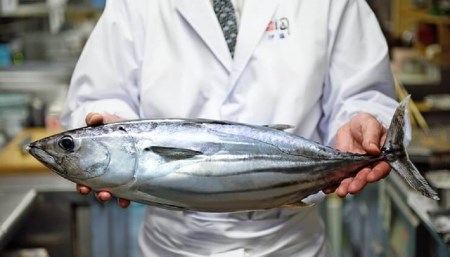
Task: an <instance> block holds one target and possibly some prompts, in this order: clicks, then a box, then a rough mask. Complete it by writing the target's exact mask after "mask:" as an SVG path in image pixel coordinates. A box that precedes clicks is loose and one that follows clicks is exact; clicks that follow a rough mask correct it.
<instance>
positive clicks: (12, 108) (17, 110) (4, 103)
mask: <svg viewBox="0 0 450 257" xmlns="http://www.w3.org/2000/svg"><path fill="white" fill-rule="evenodd" d="M30 101H31V97H30V95H29V94H27V93H0V131H2V132H3V134H4V135H5V136H6V138H7V139H12V138H13V137H14V136H15V135H17V134H18V133H19V132H20V131H22V129H23V128H24V127H25V126H26V125H27V120H28V116H29V106H30Z"/></svg>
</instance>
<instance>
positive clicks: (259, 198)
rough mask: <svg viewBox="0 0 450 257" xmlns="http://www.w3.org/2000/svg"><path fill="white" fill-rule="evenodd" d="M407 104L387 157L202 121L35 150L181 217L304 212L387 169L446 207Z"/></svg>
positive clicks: (84, 180)
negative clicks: (327, 191)
mask: <svg viewBox="0 0 450 257" xmlns="http://www.w3.org/2000/svg"><path fill="white" fill-rule="evenodd" d="M407 103H408V99H405V100H404V101H403V102H402V103H400V105H399V106H398V107H397V110H396V111H395V114H394V117H393V119H392V122H391V124H390V127H389V130H388V136H387V139H386V143H385V145H384V146H383V148H382V151H381V154H380V155H379V156H373V155H361V154H353V153H347V152H340V151H338V150H335V149H333V148H330V147H326V146H323V145H320V144H318V143H315V142H312V141H310V140H307V139H304V138H302V137H299V136H296V135H293V134H290V133H287V132H285V131H283V130H284V129H286V128H289V127H288V126H283V125H277V126H276V127H275V128H273V127H270V126H252V125H247V124H241V123H234V122H223V121H215V120H200V119H198V120H192V119H160V120H139V121H128V122H119V123H112V124H105V125H101V126H96V127H84V128H79V129H75V130H70V131H66V132H63V133H60V134H57V135H53V136H50V137H47V138H44V139H41V140H38V141H36V142H33V143H31V144H30V145H29V146H28V151H29V152H30V153H31V154H32V155H33V156H34V157H35V158H36V159H38V160H39V161H41V162H42V163H43V164H44V165H46V166H47V167H49V168H50V169H52V170H53V171H55V172H56V173H57V174H59V175H60V176H62V177H64V178H66V179H68V180H70V181H73V182H75V183H79V184H84V185H87V186H89V187H91V188H93V189H94V190H106V191H109V192H111V193H112V194H114V195H115V196H117V197H121V198H126V199H129V200H132V201H136V202H140V203H144V204H149V205H156V206H160V207H164V208H170V209H178V210H196V211H206V212H234V211H244V210H259V209H269V208H275V207H287V206H290V207H291V206H298V207H301V206H304V205H305V203H303V202H302V199H304V198H305V197H307V196H309V195H311V194H314V193H317V192H318V191H320V190H322V189H324V188H327V187H330V186H333V185H336V184H338V183H339V182H340V181H342V180H343V179H344V178H347V177H351V176H354V175H355V173H356V172H357V171H359V170H360V169H362V168H364V167H366V166H370V165H372V164H374V163H376V162H379V161H387V162H388V163H389V164H390V166H391V167H392V169H393V170H394V171H395V172H397V173H398V174H399V175H400V176H401V177H402V178H403V179H404V180H405V181H406V182H407V183H408V184H409V185H410V186H411V187H412V188H414V189H415V190H417V191H419V192H420V193H421V194H423V195H425V196H427V197H429V198H432V199H435V200H437V199H439V198H438V197H437V194H436V192H435V191H433V189H432V188H431V187H430V186H429V185H428V183H427V181H426V180H425V179H424V178H423V177H422V175H421V174H420V173H419V171H418V170H417V169H416V168H415V167H414V165H413V164H412V163H411V161H410V160H409V158H408V154H407V153H406V149H405V146H404V145H403V138H404V131H403V128H404V125H405V124H404V123H405V111H406V106H407Z"/></svg>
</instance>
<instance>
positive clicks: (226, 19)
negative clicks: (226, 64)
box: [213, 0, 238, 57]
mask: <svg viewBox="0 0 450 257" xmlns="http://www.w3.org/2000/svg"><path fill="white" fill-rule="evenodd" d="M213 7H214V12H215V13H216V16H217V19H218V20H219V24H220V26H221V27H222V31H223V35H224V36H225V41H226V42H227V45H228V49H229V50H230V53H231V57H233V56H234V48H235V47H236V39H237V34H238V27H237V20H236V13H235V12H234V8H233V4H232V3H231V0H213Z"/></svg>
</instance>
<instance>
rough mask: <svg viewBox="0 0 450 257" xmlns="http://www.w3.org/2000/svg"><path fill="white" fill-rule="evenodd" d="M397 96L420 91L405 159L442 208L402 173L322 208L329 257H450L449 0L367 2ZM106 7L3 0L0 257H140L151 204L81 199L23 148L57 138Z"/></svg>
mask: <svg viewBox="0 0 450 257" xmlns="http://www.w3.org/2000/svg"><path fill="white" fill-rule="evenodd" d="M368 2H369V4H370V6H371V7H372V8H373V10H374V11H375V13H376V15H377V17H378V19H379V22H380V24H381V27H382V29H383V31H384V33H385V36H386V39H387V41H388V43H389V46H390V54H391V60H392V69H393V71H394V74H395V78H396V80H397V81H396V90H397V94H398V96H399V98H402V97H404V96H405V95H406V94H412V98H413V100H414V103H413V104H411V105H410V113H411V120H412V121H413V125H414V126H413V140H412V142H411V144H410V145H409V147H408V148H409V149H408V152H409V153H410V157H411V159H412V160H413V162H414V163H415V164H416V166H417V167H418V168H419V169H420V170H421V171H422V172H423V174H424V175H425V176H426V177H427V179H428V180H429V181H430V183H431V184H432V186H433V187H434V188H435V189H436V190H437V191H438V192H439V194H440V197H441V199H442V200H441V201H440V202H434V201H430V200H428V199H424V198H423V197H421V196H418V195H417V194H416V193H415V192H411V191H410V189H409V187H407V186H406V185H405V184H404V183H403V182H402V181H401V180H400V179H399V178H398V177H397V176H396V174H391V175H390V176H389V177H388V178H387V179H385V180H383V181H382V182H380V183H377V184H375V185H370V186H369V187H367V188H366V189H365V190H364V191H363V192H362V193H361V194H358V195H357V196H353V197H347V198H346V199H345V200H341V199H339V198H337V197H335V196H333V195H332V196H330V197H328V198H327V200H326V201H324V202H323V203H322V204H321V209H322V214H323V217H324V220H325V221H326V223H327V232H328V239H329V244H330V249H331V251H332V254H333V257H359V256H363V257H391V256H392V257H394V256H400V257H403V256H404V257H449V256H450V250H449V249H450V0H370V1H368ZM104 5H105V0H0V226H1V227H0V257H3V256H8V257H10V256H38V257H41V256H43V257H45V256H52V257H53V256H58V257H60V256H69V257H78V256H87V257H90V256H112V257H114V256H117V257H133V256H136V246H137V233H138V231H139V226H140V222H141V220H142V217H143V206H142V205H139V204H132V205H131V206H130V208H128V209H126V210H123V209H120V208H118V207H117V204H116V203H115V201H112V202H111V203H108V204H100V203H98V202H97V201H96V200H95V199H94V198H93V197H92V196H89V197H83V196H80V195H79V194H78V193H76V192H75V190H74V185H73V184H72V183H70V182H67V181H65V180H63V179H62V178H60V177H58V176H57V175H54V174H53V173H51V172H50V171H49V170H47V169H46V168H45V167H43V166H42V165H40V164H38V163H37V161H35V160H34V159H32V158H31V157H30V156H28V155H27V154H26V153H25V152H24V150H23V147H24V145H26V144H27V143H28V142H30V141H32V140H36V139H39V138H41V137H44V136H47V135H50V134H53V133H55V132H57V131H60V130H61V127H60V123H59V116H60V114H61V111H62V108H63V104H64V101H65V96H66V92H67V89H68V86H69V81H70V76H71V73H72V71H73V69H74V66H75V64H76V61H77V59H78V56H79V54H80V52H81V50H82V48H83V45H84V43H85V42H86V40H87V38H88V37H89V34H90V33H91V31H92V29H93V27H94V26H95V23H96V22H97V20H98V18H99V16H100V15H101V13H102V10H103V8H104Z"/></svg>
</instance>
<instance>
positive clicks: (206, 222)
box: [62, 0, 397, 257]
mask: <svg viewBox="0 0 450 257" xmlns="http://www.w3.org/2000/svg"><path fill="white" fill-rule="evenodd" d="M219 2H220V1H219ZM232 2H233V4H234V11H235V13H236V16H237V18H238V19H237V21H238V25H239V26H238V27H239V32H238V34H237V43H236V45H235V51H234V55H233V56H232V55H231V54H230V51H229V50H230V49H229V46H228V45H227V43H226V42H225V39H224V33H223V31H222V29H221V27H220V25H219V22H218V19H217V17H216V16H215V12H214V10H213V7H212V3H211V1H210V0H111V1H108V2H107V5H106V8H105V10H104V13H103V15H102V17H101V19H100V20H99V22H98V24H97V26H96V28H95V30H94V31H93V33H92V35H91V37H90V39H89V41H88V42H87V44H86V47H85V49H84V51H83V53H82V55H81V57H80V60H79V62H78V64H77V67H76V69H75V71H74V74H73V78H72V81H71V87H70V90H69V94H68V97H67V99H68V101H67V105H66V109H65V112H64V115H63V119H62V120H63V124H64V125H65V126H66V128H73V127H80V126H83V125H85V122H86V123H87V124H88V125H96V124H101V123H104V122H109V121H113V120H117V119H140V118H168V117H181V118H209V119H219V120H231V121H238V122H244V123H250V124H259V125H264V124H290V125H293V126H294V127H295V129H294V131H293V133H295V134H298V135H301V136H303V137H306V138H309V139H312V140H316V141H320V142H322V143H324V144H327V145H331V146H335V147H336V148H338V149H341V150H344V151H352V152H358V153H371V154H377V153H379V151H380V150H379V148H380V144H381V143H382V141H383V140H384V137H385V133H386V130H385V129H384V127H385V126H386V124H388V123H389V121H390V119H391V117H392V114H393V111H394V108H395V106H396V104H397V103H396V101H395V100H394V99H393V98H392V96H393V94H394V93H393V92H394V90H393V83H392V76H391V73H390V68H389V58H388V49H387V46H386V43H385V40H384V38H383V35H382V33H381V31H380V29H379V26H378V24H377V20H376V18H375V16H374V14H373V13H372V12H371V10H370V9H369V7H368V6H367V4H366V2H365V1H364V0H235V1H232ZM388 173H389V167H388V165H387V164H386V163H384V162H381V163H379V164H377V165H375V166H374V167H371V168H366V169H363V170H361V171H360V172H359V173H358V174H357V175H356V177H355V178H350V179H346V180H344V181H343V182H342V183H341V184H340V185H339V187H338V188H337V194H338V195H340V196H342V197H344V196H345V195H347V194H348V193H352V194H354V193H357V192H358V191H360V190H361V189H362V188H363V187H364V186H365V185H366V184H367V183H370V182H375V181H377V180H379V179H381V178H383V177H385V176H386V175H387V174H388ZM78 190H79V191H80V192H81V193H83V194H87V193H89V191H90V189H89V188H87V187H85V186H82V185H78ZM325 191H326V193H329V192H332V191H334V189H327V190H325ZM96 194H97V198H98V199H99V200H101V201H107V200H109V199H110V198H111V194H109V193H108V192H97V193H96ZM320 198H321V196H320V195H319V196H317V195H316V196H312V197H309V198H308V199H306V201H310V202H311V201H317V199H320ZM128 204H129V201H128V200H125V199H120V200H119V205H121V206H122V207H126V206H127V205H128ZM139 245H140V252H141V256H164V257H169V256H221V255H220V254H226V253H228V254H229V256H302V257H307V256H326V255H327V251H326V247H325V239H324V228H323V224H322V221H321V219H320V217H319V213H318V210H317V208H316V207H311V208H303V209H272V210H267V211H253V212H244V213H218V214H217V213H214V214H211V213H198V212H189V211H185V212H180V211H169V210H165V209H159V208H156V207H147V212H146V218H145V221H144V224H143V227H142V231H141V234H140V240H139ZM222 256H223V255H222Z"/></svg>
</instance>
